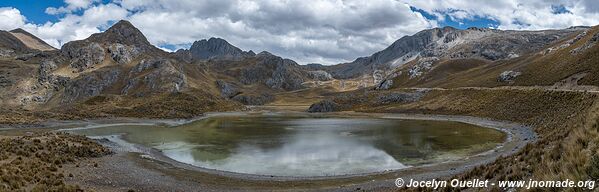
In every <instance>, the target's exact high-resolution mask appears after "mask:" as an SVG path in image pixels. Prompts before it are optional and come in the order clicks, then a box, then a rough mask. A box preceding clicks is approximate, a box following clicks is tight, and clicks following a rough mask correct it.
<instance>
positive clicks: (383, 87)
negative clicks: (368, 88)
mask: <svg viewBox="0 0 599 192" xmlns="http://www.w3.org/2000/svg"><path fill="white" fill-rule="evenodd" d="M392 86H393V79H385V80H383V81H381V82H380V83H379V84H378V85H377V86H376V87H374V89H376V90H387V89H390V88H391V87H392Z"/></svg>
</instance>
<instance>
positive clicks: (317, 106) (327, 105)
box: [308, 99, 340, 113]
mask: <svg viewBox="0 0 599 192" xmlns="http://www.w3.org/2000/svg"><path fill="white" fill-rule="evenodd" d="M339 110H340V109H339V104H337V103H335V102H334V101H332V100H329V99H326V100H322V101H320V102H318V103H314V104H312V105H310V108H308V112H310V113H316V112H334V111H339Z"/></svg>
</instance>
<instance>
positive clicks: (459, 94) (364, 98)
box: [335, 89, 599, 190]
mask: <svg viewBox="0 0 599 192" xmlns="http://www.w3.org/2000/svg"><path fill="white" fill-rule="evenodd" d="M405 91H406V90H392V91H366V92H365V93H353V94H343V96H336V97H335V101H336V102H338V103H341V104H344V105H345V109H347V110H356V111H363V112H388V113H430V114H448V115H469V116H478V117H486V118H491V119H496V120H508V121H513V122H518V123H522V124H525V125H530V126H532V127H534V129H535V131H536V132H537V134H538V136H539V139H538V141H536V142H535V143H531V144H528V145H527V146H526V147H524V148H523V149H521V150H520V151H519V152H517V153H516V154H514V155H511V156H507V157H500V158H498V159H497V160H496V161H495V162H493V163H490V164H488V165H483V166H480V167H476V168H474V169H472V170H470V171H468V172H466V173H464V174H460V175H457V176H455V177H456V178H461V179H473V178H479V179H480V178H485V179H491V180H522V179H525V180H528V179H534V180H565V179H570V180H588V179H595V180H596V179H598V178H599V166H597V165H599V155H598V154H599V153H598V152H599V145H598V144H599V132H598V131H599V102H596V101H597V100H598V99H599V98H598V97H597V95H596V94H593V93H585V92H559V91H544V90H508V89H506V90H475V89H460V90H444V91H441V90H435V91H431V92H429V93H427V94H426V96H424V97H423V98H422V99H421V100H420V101H416V102H403V103H389V104H382V103H378V102H375V101H376V97H378V96H379V95H384V94H389V93H392V92H405ZM348 95H355V97H351V96H350V97H348ZM535 190H538V189H535ZM572 190H573V189H572Z"/></svg>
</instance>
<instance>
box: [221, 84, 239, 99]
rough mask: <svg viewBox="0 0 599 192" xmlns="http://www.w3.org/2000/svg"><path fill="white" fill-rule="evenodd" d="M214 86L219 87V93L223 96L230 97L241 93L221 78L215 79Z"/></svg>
mask: <svg viewBox="0 0 599 192" xmlns="http://www.w3.org/2000/svg"><path fill="white" fill-rule="evenodd" d="M216 86H217V87H218V88H219V89H220V95H221V96H222V97H224V98H228V99H231V98H233V97H235V96H236V95H238V94H240V93H241V91H239V89H238V88H237V86H235V85H233V84H231V83H227V82H225V81H222V80H216Z"/></svg>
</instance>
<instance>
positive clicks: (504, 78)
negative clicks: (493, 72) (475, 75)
mask: <svg viewBox="0 0 599 192" xmlns="http://www.w3.org/2000/svg"><path fill="white" fill-rule="evenodd" d="M521 74H522V73H521V72H518V71H504V72H502V73H501V74H499V77H497V80H498V81H499V82H513V81H514V80H516V77H518V76H520V75H521Z"/></svg>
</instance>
